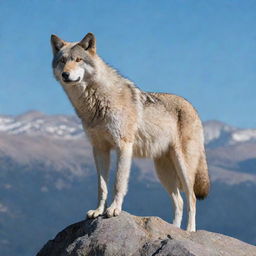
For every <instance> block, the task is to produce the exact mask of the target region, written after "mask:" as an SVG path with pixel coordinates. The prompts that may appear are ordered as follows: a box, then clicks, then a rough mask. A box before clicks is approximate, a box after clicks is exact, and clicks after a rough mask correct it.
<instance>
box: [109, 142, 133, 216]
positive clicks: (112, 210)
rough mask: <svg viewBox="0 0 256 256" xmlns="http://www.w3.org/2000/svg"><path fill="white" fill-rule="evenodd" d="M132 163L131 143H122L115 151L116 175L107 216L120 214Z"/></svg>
mask: <svg viewBox="0 0 256 256" xmlns="http://www.w3.org/2000/svg"><path fill="white" fill-rule="evenodd" d="M131 161H132V143H124V144H123V145H122V146H121V147H120V148H119V149H118V150H117V173H116V180H115V187H114V200H113V202H112V204H111V206H110V207H109V208H108V209H107V216H108V217H112V216H117V215H119V214H120V213H121V210H122V204H123V200H124V196H125V195H126V193H127V186H128V180H129V174H130V168H131Z"/></svg>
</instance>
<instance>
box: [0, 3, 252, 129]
mask: <svg viewBox="0 0 256 256" xmlns="http://www.w3.org/2000/svg"><path fill="white" fill-rule="evenodd" d="M255 28H256V1H255V0H254V1H250V0H244V1H242V0H240V1H239V0H229V1H227V0H207V1H206V0H166V1H151V0H140V1H138V0H136V1H135V0H130V1H120V0H115V1H114V0H108V1H103V0H102V1H95V0H74V1H71V0H69V1H68V0H66V1H64V0H44V1H41V0H37V1H36V0H31V1H23V0H16V1H15V0H8V1H3V0H2V1H0V51H1V55H0V56H1V58H0V77H1V80H0V114H20V113H23V112H25V111H27V110H31V109H35V110H39V111H42V112H45V113H50V114H53V113H68V114H70V113H74V112H73V109H72V107H71V105H70V103H69V101H68V99H67V97H66V96H65V94H64V92H63V91H62V89H61V87H60V85H59V84H58V83H57V82H56V81H55V80H54V79H53V76H52V71H51V58H52V56H51V48H50V43H49V39H50V35H51V34H52V33H55V34H57V35H59V36H60V37H61V38H63V39H65V40H67V41H78V40H80V39H81V38H82V37H83V36H84V35H85V34H86V33H87V32H89V31H90V32H93V33H94V34H95V35H96V37H97V46H98V53H99V54H100V56H101V57H103V59H104V60H106V61H107V62H108V63H110V64H111V65H112V66H114V67H115V68H117V69H118V70H119V71H120V72H121V73H122V74H123V75H125V76H126V77H128V78H130V79H131V80H133V81H134V82H135V83H136V84H137V85H138V86H139V87H140V88H141V89H143V90H145V91H165V92H171V93H175V94H178V95H181V96H184V97H185V98H187V99H188V100H189V101H190V102H192V103H193V105H194V106H195V107H196V108H197V109H198V111H199V114H200V116H201V117H202V119H203V120H210V119H217V120H221V121H224V122H227V123H229V124H232V125H235V126H239V127H256V116H255V110H256V29H255Z"/></svg>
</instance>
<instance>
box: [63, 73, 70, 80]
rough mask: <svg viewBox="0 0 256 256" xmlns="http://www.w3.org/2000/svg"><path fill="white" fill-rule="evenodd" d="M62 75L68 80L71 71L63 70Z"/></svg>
mask: <svg viewBox="0 0 256 256" xmlns="http://www.w3.org/2000/svg"><path fill="white" fill-rule="evenodd" d="M62 77H63V78H64V79H65V80H68V77H69V72H63V73H62Z"/></svg>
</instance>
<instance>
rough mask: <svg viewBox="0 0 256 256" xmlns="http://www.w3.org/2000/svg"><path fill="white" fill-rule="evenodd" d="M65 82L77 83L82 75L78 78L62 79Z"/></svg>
mask: <svg viewBox="0 0 256 256" xmlns="http://www.w3.org/2000/svg"><path fill="white" fill-rule="evenodd" d="M62 80H63V82H65V83H76V82H79V81H80V76H79V77H78V78H77V79H76V80H70V79H62Z"/></svg>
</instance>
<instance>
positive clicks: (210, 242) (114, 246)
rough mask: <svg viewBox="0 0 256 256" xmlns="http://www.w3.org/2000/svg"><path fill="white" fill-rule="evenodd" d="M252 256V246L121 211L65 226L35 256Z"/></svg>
mask: <svg viewBox="0 0 256 256" xmlns="http://www.w3.org/2000/svg"><path fill="white" fill-rule="evenodd" d="M57 255H58V256H93V255H97V256H101V255H102V256H103V255H107V256H115V255H118V256H119V255H120V256H121V255H124V256H126V255H130V256H142V255H150V256H153V255H154V256H155V255H156V256H160V255H161V256H163V255H168V256H183V255H184V256H208V255H209V256H240V255H241V256H242V255H244V256H255V255H256V247H255V246H253V245H249V244H246V243H244V242H242V241H239V240H237V239H234V238H231V237H227V236H224V235H221V234H217V233H211V232H207V231H203V230H199V231H197V232H192V233H190V232H187V231H184V230H181V229H179V228H177V227H175V226H173V225H172V224H169V223H167V222H165V221H163V220H162V219H160V218H158V217H137V216H133V215H130V214H128V213H126V212H122V213H121V215H120V216H118V217H114V218H105V217H99V218H97V219H90V220H89V219H88V220H85V221H81V222H78V223H75V224H73V225H70V226H68V227H67V228H65V229H64V230H63V231H61V232H60V233H59V234H58V235H57V236H56V237H55V238H54V239H53V240H50V241H48V243H46V245H45V246H44V247H43V248H42V249H41V250H40V252H39V253H38V254H37V256H57Z"/></svg>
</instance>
